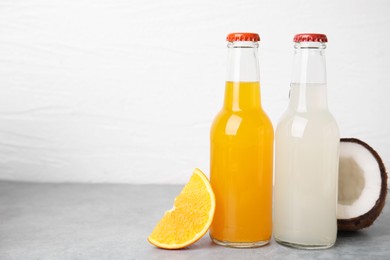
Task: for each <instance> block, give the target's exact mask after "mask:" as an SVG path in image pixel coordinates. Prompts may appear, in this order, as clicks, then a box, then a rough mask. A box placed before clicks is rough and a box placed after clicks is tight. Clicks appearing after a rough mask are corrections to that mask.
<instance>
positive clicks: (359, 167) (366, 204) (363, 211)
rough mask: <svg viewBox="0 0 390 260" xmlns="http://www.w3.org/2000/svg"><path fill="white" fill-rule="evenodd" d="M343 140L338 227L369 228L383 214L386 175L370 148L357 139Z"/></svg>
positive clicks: (379, 159) (341, 144) (380, 161)
mask: <svg viewBox="0 0 390 260" xmlns="http://www.w3.org/2000/svg"><path fill="white" fill-rule="evenodd" d="M340 141H341V142H340V161H339V187H338V208H337V226H338V230H341V231H355V230H359V229H362V228H365V227H368V226H370V225H371V224H372V223H373V222H374V221H375V219H376V218H377V217H378V216H379V214H380V213H381V211H382V209H383V206H384V205H385V200H386V194H387V173H386V169H385V166H384V164H383V162H382V159H381V158H380V157H379V155H378V153H377V152H376V151H375V150H374V149H373V148H372V147H371V146H369V145H368V144H366V143H365V142H363V141H361V140H359V139H356V138H341V139H340Z"/></svg>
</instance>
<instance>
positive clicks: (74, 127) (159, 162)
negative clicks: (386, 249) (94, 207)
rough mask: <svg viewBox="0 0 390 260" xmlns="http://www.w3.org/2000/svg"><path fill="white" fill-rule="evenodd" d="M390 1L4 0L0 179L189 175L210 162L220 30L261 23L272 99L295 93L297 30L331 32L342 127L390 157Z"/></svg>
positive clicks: (333, 83) (221, 54)
mask: <svg viewBox="0 0 390 260" xmlns="http://www.w3.org/2000/svg"><path fill="white" fill-rule="evenodd" d="M389 13H390V1H386V0H383V1H375V0H371V1H367V0H364V1H362V0H360V1H356V0H348V1H329V0H325V1H310V0H307V1H302V0H301V1H299V0H296V1H261V0H253V1H231V0H214V1H209V0H181V1H177V0H164V1H160V0H146V1H145V0H139V1H134V0H123V1H120V0H112V1H109V0H95V1H93V0H84V1H80V0H78V1H76V0H74V1H65V0H63V1H61V0H58V1H52V0H2V1H0V179H6V180H20V181H44V182H127V183H184V182H186V181H187V180H188V178H189V176H190V174H191V172H192V169H193V168H194V167H199V168H200V169H202V170H203V171H204V172H205V173H206V174H208V172H209V127H210V124H211V122H212V120H213V117H214V115H215V114H216V113H217V112H218V110H219V109H220V107H221V105H222V100H223V91H224V81H225V67H226V42H225V37H226V35H227V34H228V33H229V32H233V31H253V32H258V33H259V34H260V36H261V43H260V66H261V83H262V102H263V107H264V109H265V110H266V111H267V113H268V115H269V116H270V118H271V119H272V122H273V124H274V126H276V124H277V121H278V119H279V117H280V116H281V114H282V113H283V111H284V110H285V109H286V107H287V104H288V90H289V81H290V74H291V63H292V53H293V43H292V38H293V36H294V34H296V33H300V32H319V33H326V34H327V35H328V39H329V44H328V48H327V54H326V55H327V68H328V95H329V107H330V109H331V111H332V112H333V114H334V115H335V117H336V119H337V120H338V123H339V126H340V130H341V136H343V137H357V138H359V139H362V140H364V141H366V142H367V143H369V144H370V145H371V146H373V147H374V148H375V149H376V150H377V151H378V152H379V154H380V155H381V156H382V158H383V159H384V161H385V164H387V165H390V139H389V137H390V135H389V134H390V119H389V111H390V104H389V101H388V100H389V95H390V90H389V89H390V54H389V47H388V46H389V42H390V15H389Z"/></svg>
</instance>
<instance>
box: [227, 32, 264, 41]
mask: <svg viewBox="0 0 390 260" xmlns="http://www.w3.org/2000/svg"><path fill="white" fill-rule="evenodd" d="M226 40H227V41H228V42H236V41H247V42H259V41H260V36H259V35H258V34H257V33H229V34H228V36H227V37H226Z"/></svg>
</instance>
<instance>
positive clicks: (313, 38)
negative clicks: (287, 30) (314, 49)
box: [294, 33, 328, 42]
mask: <svg viewBox="0 0 390 260" xmlns="http://www.w3.org/2000/svg"><path fill="white" fill-rule="evenodd" d="M294 42H328V38H327V37H326V35H325V34H319V33H300V34H297V35H295V36H294Z"/></svg>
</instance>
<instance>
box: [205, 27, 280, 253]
mask: <svg viewBox="0 0 390 260" xmlns="http://www.w3.org/2000/svg"><path fill="white" fill-rule="evenodd" d="M227 41H228V44H227V46H228V66H227V80H226V86H225V99H224V105H223V107H222V110H221V111H220V112H219V113H218V115H217V116H216V118H215V119H214V122H213V124H212V126H211V132H210V142H211V143H210V180H211V185H212V187H213V191H214V193H215V197H216V209H215V214H214V220H213V223H212V225H211V228H210V236H211V238H212V240H213V241H214V242H215V243H217V244H219V245H224V246H231V247H256V246H261V245H264V244H267V243H268V242H269V240H270V238H271V230H272V171H273V128H272V124H271V122H270V120H269V118H268V117H267V115H266V114H265V112H264V111H263V109H262V107H261V101H260V76H259V61H258V45H259V44H258V42H259V41H260V37H259V35H258V34H255V33H232V34H229V35H228V36H227Z"/></svg>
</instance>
